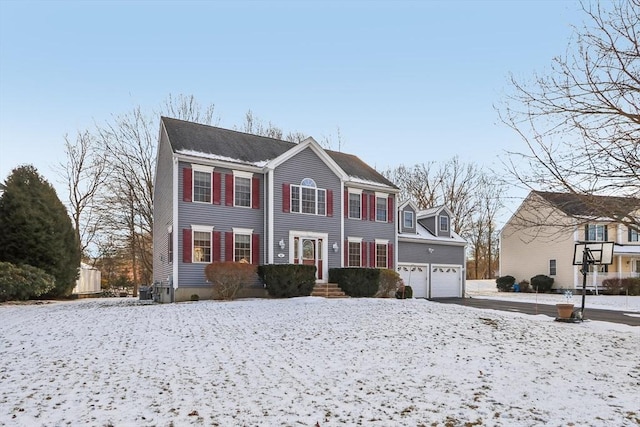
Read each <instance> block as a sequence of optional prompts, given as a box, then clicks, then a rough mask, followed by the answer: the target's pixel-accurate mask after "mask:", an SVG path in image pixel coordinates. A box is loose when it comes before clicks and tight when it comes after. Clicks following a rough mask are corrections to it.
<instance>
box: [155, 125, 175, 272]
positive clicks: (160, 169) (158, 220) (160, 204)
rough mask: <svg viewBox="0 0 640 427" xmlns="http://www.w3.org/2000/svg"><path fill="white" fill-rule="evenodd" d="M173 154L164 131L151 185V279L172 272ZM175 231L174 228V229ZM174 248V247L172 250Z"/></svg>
mask: <svg viewBox="0 0 640 427" xmlns="http://www.w3.org/2000/svg"><path fill="white" fill-rule="evenodd" d="M172 166H173V154H172V151H171V147H170V146H169V142H168V141H167V138H166V135H165V133H164V131H163V132H162V133H161V137H160V142H159V144H158V158H157V164H156V180H155V185H154V187H153V249H154V250H153V281H154V282H161V281H167V278H168V277H169V276H170V275H171V274H172V263H171V260H170V259H168V233H167V229H168V227H169V226H171V225H172V221H173V167H172ZM174 232H175V230H174ZM175 250H176V248H174V251H175Z"/></svg>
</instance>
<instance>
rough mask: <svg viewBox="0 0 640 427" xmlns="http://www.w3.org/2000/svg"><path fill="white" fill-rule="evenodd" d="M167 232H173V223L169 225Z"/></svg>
mask: <svg viewBox="0 0 640 427" xmlns="http://www.w3.org/2000/svg"><path fill="white" fill-rule="evenodd" d="M167 233H173V225H168V226H167Z"/></svg>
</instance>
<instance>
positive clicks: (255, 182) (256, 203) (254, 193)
mask: <svg viewBox="0 0 640 427" xmlns="http://www.w3.org/2000/svg"><path fill="white" fill-rule="evenodd" d="M251 207H252V208H253V209H260V180H259V179H258V178H256V177H253V178H251Z"/></svg>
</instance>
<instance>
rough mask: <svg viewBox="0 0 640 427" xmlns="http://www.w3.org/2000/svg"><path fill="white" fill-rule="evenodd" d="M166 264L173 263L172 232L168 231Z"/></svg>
mask: <svg viewBox="0 0 640 427" xmlns="http://www.w3.org/2000/svg"><path fill="white" fill-rule="evenodd" d="M167 262H169V263H171V262H173V230H172V229H170V230H169V232H168V234H167Z"/></svg>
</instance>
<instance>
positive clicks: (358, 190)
mask: <svg viewBox="0 0 640 427" xmlns="http://www.w3.org/2000/svg"><path fill="white" fill-rule="evenodd" d="M362 191H363V190H362V188H353V187H347V192H349V194H351V193H354V194H362Z"/></svg>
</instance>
